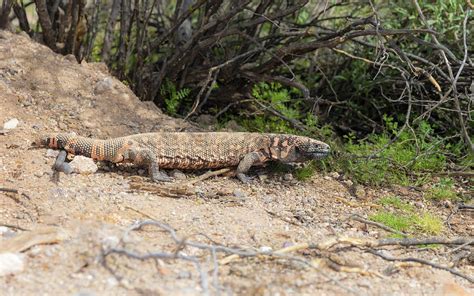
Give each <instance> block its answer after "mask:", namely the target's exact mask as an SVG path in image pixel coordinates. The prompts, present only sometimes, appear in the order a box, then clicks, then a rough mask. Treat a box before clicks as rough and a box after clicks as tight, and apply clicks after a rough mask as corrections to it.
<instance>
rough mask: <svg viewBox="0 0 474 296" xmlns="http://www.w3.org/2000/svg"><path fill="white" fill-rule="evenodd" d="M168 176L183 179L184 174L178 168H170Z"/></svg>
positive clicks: (184, 177)
mask: <svg viewBox="0 0 474 296" xmlns="http://www.w3.org/2000/svg"><path fill="white" fill-rule="evenodd" d="M170 176H171V177H173V178H174V179H176V180H185V179H186V175H185V174H184V173H183V172H182V171H180V170H172V171H171V173H170Z"/></svg>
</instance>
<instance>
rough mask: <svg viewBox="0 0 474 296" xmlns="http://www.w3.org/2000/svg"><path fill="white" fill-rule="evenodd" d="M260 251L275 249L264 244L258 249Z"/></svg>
mask: <svg viewBox="0 0 474 296" xmlns="http://www.w3.org/2000/svg"><path fill="white" fill-rule="evenodd" d="M258 251H259V252H261V253H270V252H271V251H273V249H272V247H268V246H262V247H260V248H259V249H258Z"/></svg>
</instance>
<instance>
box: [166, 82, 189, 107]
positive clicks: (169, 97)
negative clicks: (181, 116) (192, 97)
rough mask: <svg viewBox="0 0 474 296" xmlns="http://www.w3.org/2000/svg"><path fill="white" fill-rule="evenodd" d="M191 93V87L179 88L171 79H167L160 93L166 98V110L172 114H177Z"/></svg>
mask: <svg viewBox="0 0 474 296" xmlns="http://www.w3.org/2000/svg"><path fill="white" fill-rule="evenodd" d="M190 93H191V90H190V89H189V88H183V89H180V90H177V89H176V86H175V85H174V84H173V83H172V82H171V81H169V80H165V82H164V83H163V84H162V86H161V89H160V94H161V96H162V97H163V98H164V102H165V110H166V112H168V114H171V115H176V114H177V113H178V110H179V108H180V107H181V105H182V104H183V102H184V101H185V100H186V99H187V98H188V96H189V94H190Z"/></svg>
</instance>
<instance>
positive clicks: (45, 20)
mask: <svg viewBox="0 0 474 296" xmlns="http://www.w3.org/2000/svg"><path fill="white" fill-rule="evenodd" d="M35 3H36V12H37V13H38V20H39V22H40V24H41V28H42V30H43V40H44V42H45V43H46V45H47V46H48V47H49V48H51V49H52V50H56V49H57V48H56V40H55V38H54V35H53V26H52V24H51V19H50V18H49V14H48V9H47V8H46V0H35Z"/></svg>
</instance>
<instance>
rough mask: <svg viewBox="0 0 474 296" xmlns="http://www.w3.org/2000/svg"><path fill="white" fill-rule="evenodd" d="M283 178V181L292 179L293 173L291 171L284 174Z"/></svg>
mask: <svg viewBox="0 0 474 296" xmlns="http://www.w3.org/2000/svg"><path fill="white" fill-rule="evenodd" d="M283 180H285V181H293V175H292V174H291V173H288V174H285V175H284V176H283Z"/></svg>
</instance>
